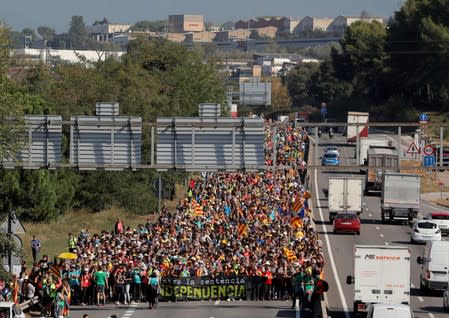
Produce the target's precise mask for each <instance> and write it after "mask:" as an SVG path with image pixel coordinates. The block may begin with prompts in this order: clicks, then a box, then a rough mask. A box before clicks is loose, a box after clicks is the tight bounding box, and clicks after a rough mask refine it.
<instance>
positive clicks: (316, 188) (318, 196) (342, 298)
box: [315, 169, 350, 318]
mask: <svg viewBox="0 0 449 318" xmlns="http://www.w3.org/2000/svg"><path fill="white" fill-rule="evenodd" d="M315 193H316V200H317V202H320V195H319V192H318V178H317V169H315ZM318 211H319V212H320V218H321V222H322V223H324V217H323V210H322V209H321V207H320V206H319V205H318ZM323 231H324V238H325V240H326V245H327V250H328V252H329V259H330V261H331V267H332V272H333V273H334V277H335V281H336V283H337V289H338V295H339V296H340V300H341V304H342V305H343V310H344V312H345V317H346V318H350V317H349V311H348V305H347V304H346V299H345V296H344V294H343V290H342V288H341V284H340V278H339V277H338V273H337V268H336V266H335V261H334V256H333V255H332V250H331V243H330V241H329V236H328V235H327V231H326V227H325V226H323Z"/></svg>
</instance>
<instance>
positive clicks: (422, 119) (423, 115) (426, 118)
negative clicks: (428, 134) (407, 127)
mask: <svg viewBox="0 0 449 318" xmlns="http://www.w3.org/2000/svg"><path fill="white" fill-rule="evenodd" d="M428 121H429V116H428V115H427V114H426V113H421V114H419V123H420V124H427V122H428Z"/></svg>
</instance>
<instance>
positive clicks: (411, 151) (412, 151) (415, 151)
mask: <svg viewBox="0 0 449 318" xmlns="http://www.w3.org/2000/svg"><path fill="white" fill-rule="evenodd" d="M407 153H409V154H419V153H420V149H419V148H418V146H416V144H415V142H412V143H411V144H410V147H408V150H407Z"/></svg>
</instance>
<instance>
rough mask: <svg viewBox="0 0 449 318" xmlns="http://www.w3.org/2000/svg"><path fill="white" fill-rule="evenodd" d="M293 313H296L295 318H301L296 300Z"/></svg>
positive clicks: (297, 300)
mask: <svg viewBox="0 0 449 318" xmlns="http://www.w3.org/2000/svg"><path fill="white" fill-rule="evenodd" d="M295 311H296V313H295V314H296V318H300V317H301V310H300V309H299V299H296V301H295Z"/></svg>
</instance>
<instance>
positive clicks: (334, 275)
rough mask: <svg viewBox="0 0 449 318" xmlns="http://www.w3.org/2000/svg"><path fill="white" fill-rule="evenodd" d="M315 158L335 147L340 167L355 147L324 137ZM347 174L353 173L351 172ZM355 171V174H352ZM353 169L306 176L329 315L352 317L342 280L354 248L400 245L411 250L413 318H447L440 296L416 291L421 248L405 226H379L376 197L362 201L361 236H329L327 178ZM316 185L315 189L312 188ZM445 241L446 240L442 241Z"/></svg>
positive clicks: (426, 206)
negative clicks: (311, 192) (322, 261)
mask: <svg viewBox="0 0 449 318" xmlns="http://www.w3.org/2000/svg"><path fill="white" fill-rule="evenodd" d="M320 143H321V145H320V147H319V149H318V152H319V156H321V154H322V152H323V147H324V146H327V145H330V144H332V145H336V146H337V147H338V148H339V149H340V156H341V160H342V165H349V164H351V163H353V162H355V159H354V157H355V155H354V154H355V146H348V145H347V143H346V142H345V139H344V138H343V137H340V136H339V137H334V139H332V140H329V138H328V137H327V136H322V137H321V139H320ZM350 170H353V171H352V172H351V171H350ZM354 170H355V171H354ZM356 172H357V171H356V169H348V171H347V172H341V171H337V172H332V171H326V170H325V169H324V170H320V171H317V172H316V176H315V173H314V172H312V174H311V175H310V178H311V184H312V186H313V190H314V198H316V205H315V210H314V217H315V223H316V225H317V231H318V233H319V234H320V238H321V240H322V241H323V245H324V247H325V251H326V252H325V255H326V266H325V269H326V273H325V275H326V280H327V281H328V282H329V286H330V287H329V292H328V293H327V295H326V298H327V302H328V306H329V309H330V313H329V315H330V316H331V317H332V318H349V317H352V307H353V288H354V287H353V285H347V284H346V276H347V275H353V251H352V248H353V246H354V245H355V244H376V245H377V244H380V245H404V246H408V247H409V248H410V250H411V306H412V309H413V312H414V314H415V316H416V317H420V318H442V317H447V313H444V312H443V307H442V306H443V298H442V293H435V294H432V295H424V294H423V293H422V292H421V291H420V290H419V269H420V267H419V266H420V265H418V264H417V263H416V258H417V256H420V255H422V253H423V251H424V245H411V244H410V227H409V226H408V225H407V224H381V222H380V197H376V196H366V197H364V203H365V211H364V213H362V214H361V216H360V217H361V220H362V229H361V235H360V236H357V235H354V234H337V235H334V234H333V233H332V225H331V224H330V222H329V221H328V210H327V197H326V194H327V193H326V190H327V187H328V178H329V176H332V175H338V176H342V175H349V176H350V175H355V174H356ZM315 183H316V188H315ZM432 210H440V211H441V210H444V208H442V207H440V206H437V205H434V204H432V203H430V202H425V201H422V202H421V212H428V211H432ZM443 239H444V240H449V239H448V237H443Z"/></svg>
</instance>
